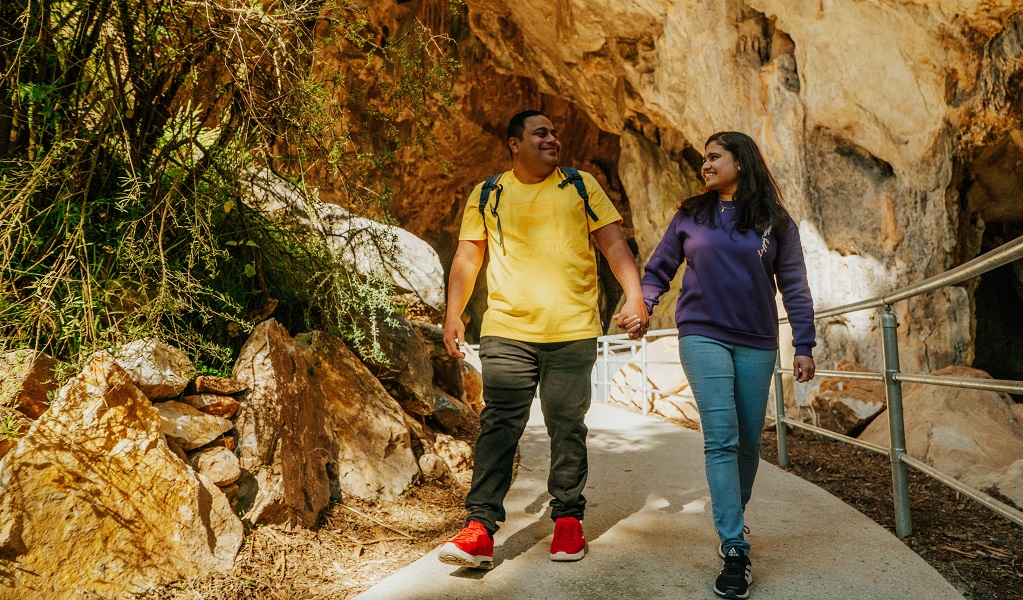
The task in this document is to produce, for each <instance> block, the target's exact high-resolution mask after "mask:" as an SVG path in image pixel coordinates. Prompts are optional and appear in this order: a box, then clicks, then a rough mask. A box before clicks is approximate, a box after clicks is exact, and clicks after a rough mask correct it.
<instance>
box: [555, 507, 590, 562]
mask: <svg viewBox="0 0 1023 600" xmlns="http://www.w3.org/2000/svg"><path fill="white" fill-rule="evenodd" d="M585 555H586V538H585V537H584V536H583V524H582V523H580V522H579V519H577V518H575V517H561V518H559V519H557V520H556V521H554V541H553V542H551V560H556V561H565V562H567V561H573V560H579V559H581V558H582V557H583V556H585Z"/></svg>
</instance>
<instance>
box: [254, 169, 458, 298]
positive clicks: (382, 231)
mask: <svg viewBox="0 0 1023 600" xmlns="http://www.w3.org/2000/svg"><path fill="white" fill-rule="evenodd" d="M248 183H249V184H250V189H249V193H248V195H247V196H246V197H245V198H243V202H245V204H246V205H248V206H249V207H252V208H255V209H257V210H260V211H262V212H264V213H265V214H267V215H268V216H269V217H270V218H271V219H273V220H274V221H276V222H278V223H281V224H284V225H285V226H288V227H292V228H296V229H298V230H299V231H306V232H309V233H313V234H315V235H317V236H319V237H320V238H322V240H323V241H324V243H325V244H326V245H327V247H328V248H330V250H331V252H332V253H333V254H334V256H335V257H336V258H337V259H338V260H340V261H341V262H342V263H344V264H346V265H348V266H350V267H352V268H353V269H354V270H355V271H357V272H358V273H360V274H361V275H365V276H369V275H372V274H375V273H379V272H386V273H387V274H388V275H390V277H391V282H392V283H393V284H394V286H395V288H397V291H399V292H410V293H413V294H415V295H416V296H417V297H418V298H419V299H420V300H421V301H422V302H423V303H424V304H426V305H428V306H430V307H431V308H433V309H434V310H437V311H443V310H444V267H443V266H442V265H441V264H440V257H439V256H438V255H437V251H436V250H434V249H433V247H432V246H430V244H428V243H426V242H425V241H423V240H422V239H420V238H418V237H417V236H415V235H413V234H411V233H409V232H408V231H405V230H404V229H401V228H398V227H394V226H391V225H385V224H382V223H377V222H376V221H372V220H370V219H366V218H363V217H358V216H355V215H353V214H351V213H350V212H348V211H347V210H345V209H344V208H342V207H341V206H339V205H337V204H328V203H325V202H318V201H315V200H312V199H310V198H308V197H307V196H306V194H305V193H304V192H303V191H302V190H300V189H299V188H298V187H296V186H295V185H294V184H292V183H290V182H288V181H286V180H284V179H282V178H281V177H278V176H277V175H276V174H274V173H273V172H272V171H270V170H269V169H263V170H260V171H253V172H251V173H250V174H249V176H248Z"/></svg>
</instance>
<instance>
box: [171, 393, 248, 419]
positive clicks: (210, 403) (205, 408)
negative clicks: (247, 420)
mask: <svg viewBox="0 0 1023 600" xmlns="http://www.w3.org/2000/svg"><path fill="white" fill-rule="evenodd" d="M181 402H182V403H184V404H187V405H189V406H191V407H192V408H194V409H196V410H198V411H199V412H202V413H206V414H208V415H213V416H214V417H223V418H225V419H230V418H231V417H233V416H234V415H235V413H237V412H238V409H239V408H241V403H239V402H238V401H237V400H235V399H234V398H232V397H231V396H218V395H214V394H195V395H194V396H185V397H183V398H182V399H181Z"/></svg>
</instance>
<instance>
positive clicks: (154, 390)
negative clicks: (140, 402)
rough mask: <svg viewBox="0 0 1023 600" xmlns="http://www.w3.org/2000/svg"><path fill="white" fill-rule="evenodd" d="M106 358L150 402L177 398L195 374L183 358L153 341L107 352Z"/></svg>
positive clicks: (174, 349)
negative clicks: (128, 376) (133, 383)
mask: <svg viewBox="0 0 1023 600" xmlns="http://www.w3.org/2000/svg"><path fill="white" fill-rule="evenodd" d="M110 354H111V355H112V356H113V357H114V360H116V361H117V364H119V365H121V368H123V369H124V370H125V371H127V372H128V373H129V374H130V375H131V378H132V381H134V382H135V385H137V386H138V388H139V389H140V390H142V393H143V394H145V395H146V397H147V398H149V399H150V400H165V399H167V398H174V397H175V396H178V395H180V394H181V392H183V391H185V387H186V386H187V385H188V382H189V380H190V379H191V378H192V375H193V374H194V373H195V367H193V366H192V361H191V359H189V358H188V355H187V354H185V353H184V352H182V351H181V350H179V349H177V348H175V347H173V346H170V345H168V344H166V343H165V342H162V341H160V340H157V339H153V338H146V339H141V340H136V341H134V342H131V343H129V344H125V345H124V346H121V347H119V348H114V349H111V350H110Z"/></svg>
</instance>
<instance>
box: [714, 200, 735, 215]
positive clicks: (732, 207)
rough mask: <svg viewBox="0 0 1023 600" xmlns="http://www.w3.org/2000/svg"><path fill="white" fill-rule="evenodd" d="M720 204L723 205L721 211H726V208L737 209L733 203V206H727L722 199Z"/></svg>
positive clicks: (719, 201)
mask: <svg viewBox="0 0 1023 600" xmlns="http://www.w3.org/2000/svg"><path fill="white" fill-rule="evenodd" d="M729 204H732V203H731V202H729ZM718 205H719V206H720V207H721V212H725V211H726V210H735V205H734V204H732V206H728V207H726V206H725V203H724V202H723V201H721V200H718Z"/></svg>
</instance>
